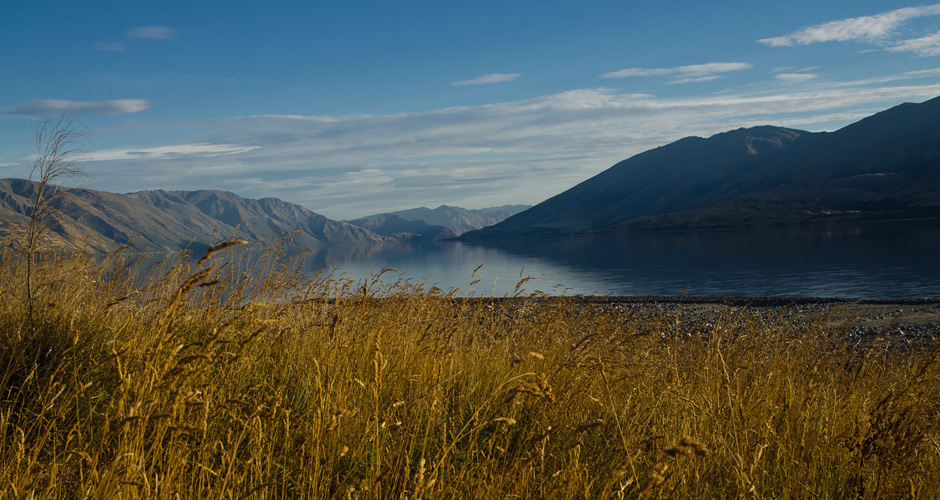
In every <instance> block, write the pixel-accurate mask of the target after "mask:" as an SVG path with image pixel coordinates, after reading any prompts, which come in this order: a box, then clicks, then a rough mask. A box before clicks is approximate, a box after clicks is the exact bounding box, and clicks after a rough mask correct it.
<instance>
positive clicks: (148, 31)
mask: <svg viewBox="0 0 940 500" xmlns="http://www.w3.org/2000/svg"><path fill="white" fill-rule="evenodd" d="M127 36H129V37H131V38H151V39H154V40H170V39H173V38H176V30H174V29H173V28H168V27H166V26H140V27H137V28H132V29H130V30H128V32H127Z"/></svg>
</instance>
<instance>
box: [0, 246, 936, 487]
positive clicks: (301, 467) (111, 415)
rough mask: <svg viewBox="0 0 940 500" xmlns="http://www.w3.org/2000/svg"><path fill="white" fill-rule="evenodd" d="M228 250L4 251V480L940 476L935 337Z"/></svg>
mask: <svg viewBox="0 0 940 500" xmlns="http://www.w3.org/2000/svg"><path fill="white" fill-rule="evenodd" d="M239 248H240V247H239V246H232V247H230V248H224V249H223V248H215V249H212V251H210V252H209V253H210V254H211V255H207V256H206V258H205V259H204V260H202V261H199V262H198V263H197V261H196V259H192V260H189V261H186V260H178V259H177V260H168V261H165V262H163V263H161V264H157V265H152V264H145V263H142V262H137V261H134V260H133V259H131V257H130V256H131V254H130V253H121V252H118V253H115V254H112V255H111V256H110V257H108V258H107V259H105V260H104V262H102V261H101V260H100V259H99V260H95V259H92V258H90V257H88V256H83V255H81V254H54V253H48V254H44V255H42V256H40V257H38V258H37V259H36V261H35V262H34V263H33V265H32V267H31V268H30V269H28V270H27V268H26V266H25V262H26V260H27V259H25V258H23V257H18V256H17V255H16V254H15V253H13V252H7V253H5V254H3V258H2V261H0V294H2V300H0V325H2V327H0V328H2V330H0V435H2V438H0V497H2V498H4V499H6V498H10V499H12V498H43V499H45V498H51V499H59V498H62V499H65V498H68V499H71V498H115V499H124V498H126V499H131V498H135V499H136V498H146V499H163V498H166V499H176V498H180V499H216V498H219V499H319V498H354V499H366V498H394V499H398V498H402V499H404V498H409V499H411V498H427V499H431V498H442V499H449V498H454V499H456V498H475V499H500V500H504V499H514V498H618V499H619V498H909V497H912V498H936V497H938V496H940V429H938V425H937V424H938V412H940V377H938V375H940V373H938V365H937V357H938V356H940V350H938V348H936V347H935V346H936V345H937V344H936V342H935V341H931V342H928V343H927V344H926V345H920V346H914V347H910V346H908V347H905V348H901V347H892V346H890V345H887V346H880V347H873V346H872V345H868V344H852V343H849V342H846V341H845V339H844V338H843V337H842V336H840V330H839V329H838V328H836V329H833V328H823V327H822V326H821V325H823V324H828V323H826V322H825V321H823V319H824V318H820V321H809V322H805V323H801V324H797V323H794V322H792V321H786V320H784V319H783V318H782V317H781V319H780V320H779V321H774V320H768V319H767V318H766V317H759V316H758V315H755V314H753V313H752V311H750V310H749V309H748V308H746V307H740V308H729V309H727V310H725V311H724V312H722V313H721V314H720V316H719V317H718V318H717V319H716V320H714V321H709V322H708V323H701V324H698V325H696V324H693V325H688V324H686V325H684V326H683V327H682V328H680V325H679V324H678V322H677V321H676V318H675V317H673V316H672V315H671V314H667V313H659V314H632V313H624V312H623V311H616V310H611V309H610V308H603V307H596V306H594V305H592V304H590V303H587V302H586V301H583V300H580V299H578V298H552V299H547V298H545V297H541V296H537V295H536V296H526V297H523V296H519V297H517V298H515V299H512V300H504V301H497V300H489V299H486V298H480V297H469V298H468V297H464V296H462V295H461V292H460V291H456V290H451V291H441V290H437V289H434V288H430V287H428V286H427V285H425V284H422V283H414V282H402V281H399V282H397V283H394V284H391V285H389V284H386V282H383V281H380V280H378V279H377V278H375V277H374V278H372V279H370V280H368V281H364V282H352V281H351V280H348V279H344V278H343V277H341V276H334V275H320V276H314V277H309V276H304V275H303V274H302V273H300V272H298V271H297V269H298V268H299V266H298V265H297V264H296V262H295V261H292V260H290V259H287V258H286V257H284V256H283V255H282V254H280V253H278V252H273V253H271V254H270V255H268V256H267V258H266V259H263V260H261V261H259V262H256V263H255V264H253V265H252V266H251V267H247V265H245V264H244V262H245V261H243V260H241V258H240V254H239ZM196 257H200V255H197V256H196ZM27 274H29V276H30V279H29V280H27ZM259 276H260V277H263V278H260V277H259ZM27 283H30V284H29V286H31V287H32V290H33V292H32V305H31V307H27V301H26V298H25V293H24V288H25V287H26V286H27ZM938 333H940V332H938Z"/></svg>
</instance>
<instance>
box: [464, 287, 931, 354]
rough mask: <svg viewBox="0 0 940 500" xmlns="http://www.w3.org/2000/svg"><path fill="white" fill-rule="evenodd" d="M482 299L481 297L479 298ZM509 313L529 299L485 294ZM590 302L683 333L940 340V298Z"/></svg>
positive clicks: (865, 342) (894, 342) (902, 343)
mask: <svg viewBox="0 0 940 500" xmlns="http://www.w3.org/2000/svg"><path fill="white" fill-rule="evenodd" d="M477 300H481V299H477ZM482 300H483V301H485V302H489V303H490V305H491V306H492V307H498V308H502V309H503V310H505V311H506V312H507V313H509V314H513V313H519V312H524V311H523V310H524V309H525V308H527V307H530V306H531V305H532V303H531V302H529V301H528V300H529V299H523V298H494V299H482ZM552 300H574V301H578V302H579V303H581V304H583V305H584V306H586V307H592V308H598V309H600V310H602V311H612V312H616V313H618V314H623V315H624V316H625V317H630V318H631V319H634V320H638V321H649V322H653V321H664V320H665V321H668V324H669V329H670V330H672V331H673V332H678V333H680V334H691V333H693V332H698V333H706V334H708V333H710V332H711V331H713V330H714V329H715V327H716V326H720V325H725V326H730V323H731V322H741V321H759V322H762V323H765V324H766V325H768V326H773V327H776V328H778V329H779V328H784V329H786V328H787V327H788V326H792V327H793V328H794V330H799V331H803V332H806V331H810V332H812V331H815V332H817V333H818V334H820V335H824V336H828V337H832V338H834V339H840V340H841V339H844V340H845V341H846V342H848V343H849V344H856V345H862V346H875V345H884V346H890V347H892V348H905V347H912V348H925V347H926V348H931V347H932V346H933V345H936V342H937V341H940V298H923V299H889V300H876V299H847V298H819V297H756V296H755V297H740V296H738V297H714V296H713V297H668V296H667V297H664V296H630V297H616V296H607V297H593V296H590V297H576V298H571V299H558V298H545V299H536V302H541V301H552Z"/></svg>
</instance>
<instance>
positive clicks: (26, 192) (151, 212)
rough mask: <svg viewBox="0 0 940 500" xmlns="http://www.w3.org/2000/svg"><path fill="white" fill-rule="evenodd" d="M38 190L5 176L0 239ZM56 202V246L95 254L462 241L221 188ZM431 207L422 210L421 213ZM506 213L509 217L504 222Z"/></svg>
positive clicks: (86, 193)
mask: <svg viewBox="0 0 940 500" xmlns="http://www.w3.org/2000/svg"><path fill="white" fill-rule="evenodd" d="M37 186H38V185H37V183H35V182H30V181H28V180H24V179H0V237H3V236H5V235H10V234H12V233H13V231H15V227H17V226H18V227H21V228H22V227H25V225H26V224H28V222H29V214H30V213H31V210H32V200H33V199H34V198H35V195H36V189H37ZM57 200H58V201H59V204H58V205H57V207H56V208H57V215H56V217H55V219H54V221H53V223H52V225H51V227H50V229H51V231H50V232H49V233H48V235H49V238H50V240H51V241H50V243H52V244H53V245H55V246H57V247H61V248H71V249H78V248H84V249H87V250H90V251H94V252H107V251H111V250H114V249H116V248H118V247H120V246H122V245H131V246H133V247H134V248H136V249H137V250H140V251H145V252H163V251H174V250H180V249H183V248H193V249H198V248H205V247H207V246H209V245H211V244H213V243H215V242H218V241H219V240H220V239H223V238H227V237H234V236H238V237H242V238H248V239H255V240H263V239H266V238H268V239H269V238H272V237H278V236H281V235H285V236H286V235H290V237H291V238H292V239H293V243H294V245H295V246H297V247H298V248H312V249H321V248H325V247H327V246H337V245H342V246H373V247H374V246H375V245H377V244H378V245H382V244H389V243H394V242H401V241H415V240H439V239H446V238H453V237H456V236H457V234H456V233H455V232H454V231H452V230H451V229H449V228H447V227H444V226H441V225H435V224H431V223H429V222H427V221H424V220H406V219H404V218H402V217H399V216H397V215H394V214H381V215H377V216H371V217H367V218H362V219H357V220H355V221H350V222H341V221H335V220H331V219H328V218H326V217H324V216H323V215H320V214H317V213H315V212H311V211H310V210H307V209H306V208H304V207H302V206H300V205H295V204H293V203H288V202H285V201H283V200H280V199H277V198H263V199H260V200H255V199H249V198H243V197H241V196H238V195H236V194H234V193H230V192H227V191H216V190H198V191H162V190H156V191H140V192H136V193H129V194H117V193H110V192H106V191H95V190H90V189H73V190H70V193H69V194H68V195H67V196H61V197H59V198H57ZM441 208H445V207H441ZM522 208H525V207H522ZM446 209H447V210H446V211H447V213H449V214H451V215H452V218H451V219H448V220H447V221H448V222H455V223H456V224H457V225H458V226H457V227H463V226H462V225H466V224H469V223H470V222H468V220H470V221H474V220H476V221H477V223H479V221H480V220H484V219H482V216H477V219H473V217H474V216H475V214H492V215H491V217H492V219H486V220H493V221H495V222H498V221H499V220H502V218H505V217H508V215H509V214H508V213H507V212H508V211H510V210H512V208H506V207H497V208H490V209H482V210H467V209H463V208H459V207H446ZM426 210H428V209H424V208H422V209H415V211H417V212H416V213H422V211H426ZM436 210H437V209H436ZM518 210H521V208H519V209H517V210H516V211H518ZM438 211H439V210H438ZM405 212H409V211H405ZM431 212H434V211H431ZM435 213H436V212H435ZM500 214H506V215H503V216H502V218H498V217H499V215H500ZM477 227H480V226H477Z"/></svg>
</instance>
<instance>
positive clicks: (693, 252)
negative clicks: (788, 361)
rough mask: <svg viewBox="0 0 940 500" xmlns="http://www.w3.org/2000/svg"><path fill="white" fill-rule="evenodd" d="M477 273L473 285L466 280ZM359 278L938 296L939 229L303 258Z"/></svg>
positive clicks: (843, 229) (841, 227) (807, 231)
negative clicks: (523, 279) (386, 269)
mask: <svg viewBox="0 0 940 500" xmlns="http://www.w3.org/2000/svg"><path fill="white" fill-rule="evenodd" d="M480 265H482V266H483V267H482V268H480V270H479V271H477V273H476V276H475V277H474V278H473V279H479V280H480V281H479V282H478V283H476V284H474V285H472V286H471V274H472V273H473V271H474V269H475V268H477V267H478V266H480ZM320 266H329V268H331V269H336V270H337V272H338V273H342V274H345V275H347V276H349V277H351V278H354V279H356V280H360V279H363V278H366V277H368V276H370V274H373V273H375V272H378V271H380V270H381V269H382V268H383V267H391V268H393V269H395V270H396V272H395V273H389V274H386V275H385V278H384V279H385V281H394V280H395V279H398V278H399V277H402V278H404V279H409V278H411V279H414V280H426V281H427V282H428V284H433V285H437V286H438V287H440V288H443V289H445V290H446V289H450V288H457V289H460V290H461V292H462V294H464V295H471V294H472V295H475V296H480V295H485V296H504V295H506V294H510V295H511V294H513V293H514V291H515V288H516V285H517V283H518V282H519V280H520V278H521V277H531V278H533V279H532V280H530V281H528V282H526V283H525V284H524V286H523V288H524V290H525V291H526V292H534V291H536V290H540V291H543V292H546V293H548V294H551V295H574V294H601V295H606V294H613V295H681V294H683V293H687V294H689V295H699V296H701V295H761V296H803V297H857V298H912V297H937V296H940V220H920V221H900V222H872V223H861V224H859V223H853V224H833V225H814V226H791V227H779V228H753V229H738V230H723V231H692V232H673V233H645V234H627V235H602V236H570V237H558V238H550V239H538V240H522V241H509V242H502V243H498V244H491V243H487V244H477V243H474V244H468V243H458V242H441V243H427V244H401V245H393V246H380V247H369V248H363V247H357V248H330V249H327V250H324V251H320V252H316V253H314V255H313V256H311V257H309V258H308V259H307V266H306V267H307V269H310V270H314V269H317V268H319V267H320Z"/></svg>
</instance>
